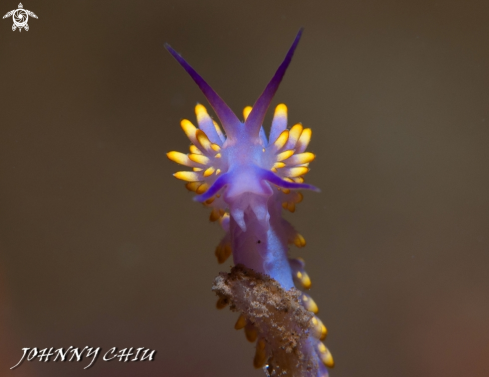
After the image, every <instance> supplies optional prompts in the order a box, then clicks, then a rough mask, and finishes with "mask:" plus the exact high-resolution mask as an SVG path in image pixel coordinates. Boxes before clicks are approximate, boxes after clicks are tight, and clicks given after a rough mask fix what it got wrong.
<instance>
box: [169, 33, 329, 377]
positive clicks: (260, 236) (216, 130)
mask: <svg viewBox="0 0 489 377" xmlns="http://www.w3.org/2000/svg"><path fill="white" fill-rule="evenodd" d="M301 34H302V30H300V31H299V33H298V34H297V36H296V38H295V40H294V42H293V44H292V46H291V47H290V49H289V51H288V53H287V55H286V57H285V59H284V61H283V62H282V64H281V65H280V66H279V68H278V69H277V71H276V73H275V75H274V76H273V78H272V80H271V81H270V82H269V83H268V85H267V87H266V88H265V90H264V92H263V93H262V95H261V96H260V97H259V98H258V100H257V101H256V102H255V104H254V106H253V107H251V106H247V107H246V108H245V109H244V110H243V118H244V121H243V122H242V121H240V120H239V119H238V117H237V116H236V115H235V114H234V113H233V111H232V110H231V109H230V108H229V107H228V106H227V105H226V103H225V102H224V101H223V100H222V99H221V98H220V97H219V96H218V95H217V93H216V92H215V91H214V90H213V89H212V88H211V87H210V86H209V85H208V84H207V83H206V82H205V81H204V80H203V79H202V77H201V76H200V75H199V74H198V73H197V72H196V71H195V70H194V69H193V68H192V67H191V66H190V65H189V64H188V63H187V62H186V61H185V60H184V59H183V58H182V57H181V56H180V55H179V54H178V53H177V52H175V51H174V50H173V49H172V48H171V47H170V46H168V45H167V46H166V47H167V49H168V51H169V52H170V53H171V54H172V55H173V57H174V58H175V59H176V60H177V61H178V62H179V63H180V64H181V65H182V67H183V68H184V69H185V70H186V71H187V72H188V73H189V74H190V76H191V77H192V79H193V80H194V81H195V82H196V83H197V85H198V86H199V87H200V89H201V90H202V91H203V93H204V95H205V96H206V98H207V100H208V101H209V103H210V105H211V107H212V108H213V109H214V111H215V113H216V115H217V117H218V118H219V120H220V122H221V125H222V128H223V129H224V132H223V130H222V129H221V127H220V126H219V124H218V123H217V122H216V121H214V120H213V119H212V118H211V117H210V115H209V114H208V112H207V110H206V108H205V107H204V106H203V105H201V104H197V106H196V107H195V114H196V117H197V123H198V127H195V126H194V125H193V124H192V123H191V122H190V121H189V120H186V119H184V120H182V122H181V127H182V129H183V131H184V132H185V134H186V135H187V137H188V138H189V139H190V141H191V145H190V153H189V154H185V153H180V152H169V153H168V157H169V159H170V160H172V161H174V162H177V163H179V164H181V165H185V166H187V167H190V168H192V170H191V171H180V172H177V173H176V174H174V175H175V177H176V178H178V179H181V180H184V181H186V182H187V183H186V187H187V189H189V190H190V191H194V192H196V193H197V194H198V195H197V196H196V197H195V200H196V201H199V202H202V203H203V204H204V205H205V206H207V207H209V208H211V209H212V211H211V214H210V220H211V221H217V220H219V222H220V224H221V226H222V228H223V229H224V231H225V232H226V233H225V236H224V237H223V239H222V240H221V242H220V243H219V245H218V246H217V248H216V257H217V259H218V262H219V263H223V262H224V261H226V260H227V258H228V257H229V256H230V255H231V254H232V255H233V259H234V263H235V264H236V265H241V266H244V268H246V269H251V270H253V271H254V272H256V273H258V274H263V275H266V276H268V277H270V278H272V279H273V280H274V281H276V282H277V283H278V284H279V287H280V288H281V289H282V290H283V291H284V292H287V291H290V290H292V289H295V288H294V287H295V286H297V287H298V288H300V289H302V290H307V289H309V288H310V286H311V281H310V278H309V276H308V275H307V273H306V272H305V270H304V262H303V260H302V259H291V258H289V257H288V245H289V244H295V245H296V246H297V247H303V246H305V240H304V237H303V236H302V235H300V234H299V233H298V232H297V231H296V230H295V229H294V228H293V226H292V225H291V224H290V223H289V222H288V221H286V220H285V219H283V218H282V210H283V209H286V210H289V211H291V212H294V211H295V206H296V204H297V203H299V202H301V201H302V194H301V193H300V192H298V191H296V190H299V189H309V190H315V191H318V189H317V188H315V187H314V186H312V185H309V184H306V183H304V178H303V175H304V174H306V173H307V172H308V171H309V168H308V165H309V163H310V162H311V161H312V160H314V157H315V156H314V154H312V153H310V152H306V148H307V146H308V144H309V141H310V139H311V129H309V128H304V127H303V126H302V125H301V124H295V125H294V126H293V127H291V128H290V129H288V128H287V117H288V114H287V107H286V106H285V105H284V104H280V105H278V106H277V107H276V109H275V113H274V117H273V120H272V125H271V130H270V134H269V138H267V136H266V134H265V132H264V129H263V127H262V123H263V120H264V117H265V114H266V111H267V110H268V107H269V106H270V103H271V101H272V98H273V96H274V94H275V92H276V91H277V89H278V86H279V84H280V82H281V80H282V78H283V76H284V74H285V71H286V69H287V67H288V65H289V64H290V61H291V59H292V56H293V54H294V51H295V49H296V47H297V44H298V42H299V39H300V37H301ZM297 297H298V300H300V304H301V305H302V307H303V308H304V309H305V310H306V311H307V312H308V314H307V315H309V317H307V315H306V317H307V320H308V321H310V323H309V322H308V326H306V330H305V335H304V336H303V338H301V339H302V340H301V341H300V342H299V343H300V344H297V345H296V348H297V349H298V350H299V351H300V352H299V353H301V355H302V357H305V358H306V359H308V362H309V366H308V367H307V368H306V369H304V370H306V371H305V372H301V376H302V375H304V376H310V377H320V376H321V377H323V376H327V369H326V367H325V366H327V367H332V366H333V359H332V357H331V354H330V352H329V351H328V349H327V348H326V347H325V346H324V344H323V343H322V342H321V341H322V340H324V338H325V337H326V332H327V331H326V327H324V325H323V324H322V322H321V321H320V320H319V318H317V317H316V316H315V313H317V311H318V308H317V305H316V304H315V303H314V301H313V300H312V298H311V297H310V296H309V295H307V294H306V293H301V294H300V295H297ZM224 301H226V300H222V299H221V300H220V301H219V302H218V306H220V305H222V304H224ZM290 326H291V327H293V326H294V325H293V324H291V325H290ZM236 328H244V329H245V332H246V335H247V338H248V339H249V340H251V341H255V340H256V339H258V341H257V349H256V356H255V362H254V364H255V367H257V368H260V367H264V366H266V364H267V363H268V361H269V358H270V357H272V355H273V353H274V352H273V349H272V348H273V344H272V343H273V342H272V340H271V339H270V336H269V335H268V334H267V332H268V330H267V326H266V325H265V326H258V325H257V324H256V323H254V322H253V318H251V316H248V315H247V313H246V310H244V311H243V313H242V314H241V316H240V318H239V319H238V322H237V323H236ZM292 330H294V329H292ZM294 331H295V330H294ZM298 331H299V330H298ZM292 333H294V332H293V331H292ZM311 365H312V366H311ZM279 367H280V366H279ZM285 369H286V368H285V367H284V366H282V371H286V370H285ZM277 375H278V374H277ZM289 375H294V376H295V375H296V374H290V372H289Z"/></svg>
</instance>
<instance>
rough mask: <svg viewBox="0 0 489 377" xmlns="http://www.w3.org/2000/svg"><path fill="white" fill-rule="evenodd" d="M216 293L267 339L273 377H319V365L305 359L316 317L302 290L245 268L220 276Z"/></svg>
mask: <svg viewBox="0 0 489 377" xmlns="http://www.w3.org/2000/svg"><path fill="white" fill-rule="evenodd" d="M212 290H213V291H214V292H215V293H216V294H217V295H218V296H219V297H220V299H221V300H225V301H227V302H229V304H230V309H231V310H232V311H238V312H241V313H243V315H244V316H245V317H246V319H247V320H248V321H250V322H251V323H253V325H254V326H255V327H256V328H257V330H258V333H259V337H261V338H263V339H265V342H266V352H267V356H268V363H267V364H268V367H267V368H266V370H267V373H268V375H269V376H274V377H276V376H288V377H306V376H316V373H317V370H318V365H317V363H316V361H315V360H314V358H310V357H309V358H306V357H305V355H307V354H308V352H307V351H306V349H307V348H308V347H309V346H308V342H307V338H308V336H309V333H310V329H311V318H312V316H313V314H312V313H311V312H308V311H307V310H306V309H304V307H303V306H302V304H301V302H300V294H301V292H300V291H299V290H297V289H295V288H292V289H291V290H289V291H286V290H284V289H283V288H282V287H281V286H280V284H279V283H278V282H277V281H276V280H274V279H272V278H270V277H269V276H267V275H264V274H260V273H257V272H255V271H253V270H251V269H248V268H246V267H244V266H242V265H237V266H235V267H233V268H232V269H231V272H230V273H229V274H227V273H224V272H222V273H220V274H219V276H218V277H216V279H215V280H214V285H213V287H212ZM304 351H305V352H304ZM311 359H313V360H311Z"/></svg>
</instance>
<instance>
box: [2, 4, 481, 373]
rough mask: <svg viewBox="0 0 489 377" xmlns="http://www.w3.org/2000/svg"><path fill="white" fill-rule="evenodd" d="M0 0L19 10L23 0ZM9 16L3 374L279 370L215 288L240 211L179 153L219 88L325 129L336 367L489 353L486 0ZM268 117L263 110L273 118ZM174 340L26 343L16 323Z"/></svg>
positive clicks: (318, 278) (129, 8)
mask: <svg viewBox="0 0 489 377" xmlns="http://www.w3.org/2000/svg"><path fill="white" fill-rule="evenodd" d="M17 1H19V0H15V1H14V0H12V1H10V0H9V1H6V0H2V2H1V9H0V11H1V12H2V15H3V14H5V13H7V12H8V11H9V10H11V9H15V8H17ZM24 7H25V8H26V9H29V10H31V11H33V12H34V13H36V14H37V15H38V16H39V19H37V20H36V19H32V18H31V19H30V20H29V25H30V30H29V31H28V32H25V31H23V32H21V33H19V32H18V31H16V32H12V30H11V26H12V20H11V18H9V19H5V20H2V22H1V24H0V25H1V27H0V56H1V58H0V75H1V77H0V82H1V89H0V92H1V101H0V113H1V121H0V122H1V123H0V193H1V196H0V301H1V302H0V333H1V335H0V375H1V376H39V377H44V376H49V377H56V376H63V377H65V376H70V377H71V376H73V377H77V376H94V377H98V376H104V377H106V376H118V377H129V376H131V377H132V376H148V377H150V376H164V377H166V376H168V377H187V376H200V377H206V376H208V377H224V376H226V377H227V376H236V377H245V376H246V377H249V376H262V375H263V373H262V371H259V370H258V371H255V370H253V367H252V357H253V354H254V349H253V346H252V345H250V344H249V343H247V341H246V340H245V338H244V335H243V334H242V333H241V332H237V331H235V330H234V329H233V325H234V322H235V320H236V314H234V313H231V312H229V311H228V310H224V311H217V310H216V309H215V307H214V304H215V300H216V299H215V296H214V295H213V294H212V292H211V291H210V287H211V284H212V281H213V278H214V276H216V275H217V273H218V272H219V271H227V270H228V269H229V266H230V264H231V261H228V262H227V263H226V264H224V265H222V266H220V265H217V262H216V260H215V257H214V255H213V252H214V248H215V246H216V245H217V243H218V241H219V240H220V237H221V234H222V232H221V231H220V229H219V227H218V226H217V225H216V224H210V223H209V222H208V220H207V219H208V212H207V211H206V210H204V209H203V208H202V207H201V206H199V205H198V204H196V203H194V202H192V200H191V197H192V195H191V194H189V193H188V192H187V191H186V190H185V189H184V188H183V185H182V183H181V182H179V181H177V180H175V179H174V178H173V177H172V176H171V174H172V173H173V172H174V171H176V170H177V166H176V165H175V164H173V163H171V162H170V161H168V160H167V158H166V156H165V153H166V152H167V151H170V150H179V151H184V150H186V148H187V146H188V141H187V139H186V137H185V135H184V134H183V132H182V131H181V129H180V127H179V121H180V119H181V118H183V117H186V118H190V119H192V120H194V115H193V107H194V105H195V103H196V102H197V101H199V102H202V103H205V99H204V97H203V96H202V94H201V93H200V92H199V90H198V88H197V87H196V85H195V84H194V83H193V82H192V81H191V80H190V78H189V77H187V75H186V73H185V72H184V71H183V70H182V69H181V68H180V67H179V66H178V64H177V63H176V62H175V61H174V60H173V59H172V58H171V56H170V55H169V54H168V53H167V52H166V51H165V50H164V48H163V44H164V43H165V42H169V43H171V45H172V46H173V47H174V48H175V49H176V50H177V51H179V52H180V53H182V55H183V56H184V57H185V58H186V59H188V61H189V62H190V63H191V64H192V65H193V66H194V67H195V68H196V69H197V71H199V72H200V73H201V74H202V75H203V76H204V77H205V78H206V80H208V82H209V83H210V84H211V85H212V86H213V87H214V88H215V89H216V90H217V92H218V93H220V94H221V96H222V97H223V98H224V99H225V100H226V101H227V102H228V104H229V105H230V106H231V107H232V108H233V109H234V110H235V112H236V113H239V114H241V110H242V108H243V107H244V106H245V105H250V104H253V102H254V100H255V99H256V98H257V96H258V95H259V94H260V93H261V91H262V90H263V88H264V86H265V84H266V83H267V81H268V80H269V79H270V78H271V76H272V74H273V72H274V70H275V69H276V67H277V66H278V64H279V63H280V62H281V60H282V58H283V56H284V55H285V53H286V51H287V49H288V47H289V45H290V43H291V42H292V40H293V38H294V36H295V33H296V32H297V30H298V29H299V27H301V26H304V27H305V33H304V36H303V39H302V41H301V44H300V45H299V48H298V50H297V52H296V56H295V57H294V60H293V62H292V64H291V66H290V68H289V71H288V73H287V75H286V76H285V80H284V82H283V84H282V86H281V88H280V89H279V91H278V93H277V96H276V100H275V101H274V105H276V104H278V103H280V102H285V103H286V104H287V105H288V106H289V114H290V121H291V122H299V121H301V122H303V123H304V124H305V125H307V126H308V127H312V128H313V140H312V143H311V146H310V150H311V151H313V152H315V153H317V159H316V161H315V162H314V163H313V164H312V168H313V170H312V171H311V173H309V176H308V181H309V182H311V183H313V184H315V185H317V186H319V187H321V189H322V192H321V193H320V194H314V193H305V200H304V202H303V203H302V204H301V205H300V206H299V208H298V210H297V212H296V213H295V214H294V215H291V216H289V217H290V218H291V221H292V222H293V224H294V225H295V226H296V227H297V228H298V229H299V230H300V231H301V233H302V234H304V236H305V237H306V239H307V241H308V245H307V247H306V248H305V249H303V250H300V251H298V250H296V249H293V250H291V252H292V255H295V256H303V257H304V258H305V259H306V262H307V266H308V272H309V273H310V275H311V277H312V279H313V289H312V292H311V294H312V296H313V297H314V299H315V300H316V301H317V303H318V304H319V307H320V309H321V313H320V316H321V318H322V319H323V320H324V322H325V324H326V325H327V326H328V329H329V334H330V335H329V336H328V340H327V344H328V346H329V347H330V349H331V350H332V352H333V355H334V357H335V361H336V363H337V367H336V368H335V369H334V370H333V371H332V373H331V375H332V376H333V377H352V376H362V377H366V376H382V377H391V376H396V377H408V376H418V377H432V376H443V377H452V376H453V377H455V376H456V377H460V376H470V377H486V376H488V375H489V276H488V271H489V238H488V230H489V201H488V196H489V195H488V193H489V171H488V161H489V148H488V146H489V131H488V124H489V110H488V108H489V107H488V106H489V74H488V63H489V23H488V22H487V21H488V18H489V3H488V2H487V1H468V2H466V1H462V0H457V1H394V2H393V1H387V0H381V1H368V2H365V1H328V2H327V1H276V0H267V1H239V2H238V1H229V0H227V1H102V0H98V1H43V2H41V1H35V0H26V1H25V2H24ZM269 119H270V117H268V118H267V123H266V124H267V125H268V124H269ZM86 345H90V346H95V347H97V346H100V347H103V349H104V350H108V348H110V347H113V346H117V347H118V348H125V347H142V346H144V347H147V348H152V349H156V350H157V351H158V353H157V357H156V361H154V362H152V363H148V362H145V363H141V362H140V363H127V364H123V363H119V362H118V361H113V362H110V363H107V362H103V361H102V360H101V358H99V360H98V361H97V363H96V364H95V365H94V366H93V367H92V368H90V369H89V370H83V368H84V367H85V366H86V365H87V364H88V362H86V361H84V362H82V363H66V362H65V363H52V362H51V363H40V362H30V363H29V362H25V363H24V364H23V365H22V366H21V367H19V368H18V369H16V370H14V371H10V370H9V368H10V367H11V366H13V365H15V364H16V363H17V361H18V359H20V356H21V348H22V347H38V348H44V347H55V348H59V347H68V346H78V347H84V346H86Z"/></svg>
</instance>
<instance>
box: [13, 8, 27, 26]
mask: <svg viewBox="0 0 489 377" xmlns="http://www.w3.org/2000/svg"><path fill="white" fill-rule="evenodd" d="M28 19H29V15H28V14H27V12H26V11H25V10H24V9H17V10H16V11H15V12H14V14H13V20H14V24H15V26H17V27H18V28H21V27H24V26H25V25H27V20H28Z"/></svg>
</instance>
